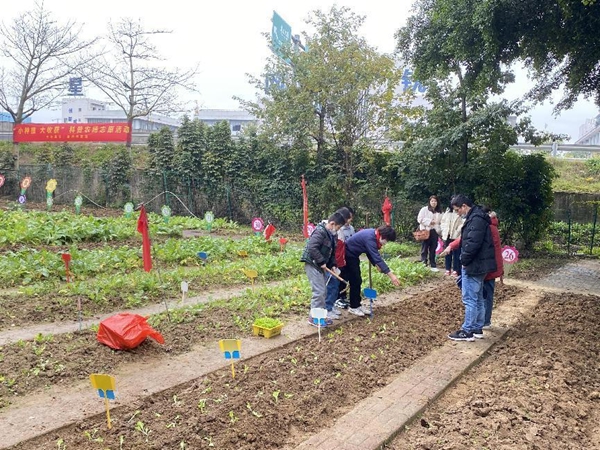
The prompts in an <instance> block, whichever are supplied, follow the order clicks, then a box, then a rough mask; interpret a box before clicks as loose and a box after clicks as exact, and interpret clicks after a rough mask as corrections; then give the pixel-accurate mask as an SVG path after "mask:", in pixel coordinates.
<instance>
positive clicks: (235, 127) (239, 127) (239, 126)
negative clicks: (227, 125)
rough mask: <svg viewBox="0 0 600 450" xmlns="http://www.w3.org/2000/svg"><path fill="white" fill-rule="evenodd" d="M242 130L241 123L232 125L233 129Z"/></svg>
mask: <svg viewBox="0 0 600 450" xmlns="http://www.w3.org/2000/svg"><path fill="white" fill-rule="evenodd" d="M241 130H242V126H241V125H239V124H238V125H233V126H232V127H231V131H241Z"/></svg>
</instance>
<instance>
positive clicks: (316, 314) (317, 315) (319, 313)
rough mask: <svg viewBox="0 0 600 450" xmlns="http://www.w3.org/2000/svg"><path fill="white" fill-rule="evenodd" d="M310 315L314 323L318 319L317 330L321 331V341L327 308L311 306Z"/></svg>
mask: <svg viewBox="0 0 600 450" xmlns="http://www.w3.org/2000/svg"><path fill="white" fill-rule="evenodd" d="M310 317H311V318H312V320H313V323H314V321H315V319H316V324H317V330H318V331H319V342H321V325H325V324H326V321H325V320H326V319H327V310H326V309H325V308H311V309H310Z"/></svg>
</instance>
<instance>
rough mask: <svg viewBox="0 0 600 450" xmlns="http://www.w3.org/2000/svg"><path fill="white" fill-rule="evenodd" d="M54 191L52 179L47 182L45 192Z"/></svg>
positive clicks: (54, 182) (53, 180) (54, 185)
mask: <svg viewBox="0 0 600 450" xmlns="http://www.w3.org/2000/svg"><path fill="white" fill-rule="evenodd" d="M55 189H56V180H55V179H54V178H52V179H51V180H48V182H47V183H46V190H47V191H48V192H50V193H52V192H54V190H55Z"/></svg>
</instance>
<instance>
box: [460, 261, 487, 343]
mask: <svg viewBox="0 0 600 450" xmlns="http://www.w3.org/2000/svg"><path fill="white" fill-rule="evenodd" d="M484 278H485V274H483V275H474V276H473V275H467V271H466V270H465V268H464V267H463V268H462V301H463V304H464V305H465V321H464V323H463V325H462V329H463V330H465V331H467V332H470V333H472V332H473V331H475V330H481V328H482V327H483V319H484V316H485V307H484V304H483V279H484Z"/></svg>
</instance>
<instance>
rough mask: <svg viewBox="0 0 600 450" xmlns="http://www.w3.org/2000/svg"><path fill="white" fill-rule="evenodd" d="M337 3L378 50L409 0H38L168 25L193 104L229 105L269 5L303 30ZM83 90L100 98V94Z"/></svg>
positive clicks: (260, 50)
mask: <svg viewBox="0 0 600 450" xmlns="http://www.w3.org/2000/svg"><path fill="white" fill-rule="evenodd" d="M334 3H337V4H338V5H339V6H348V7H349V8H351V9H352V10H353V11H354V12H355V13H358V14H361V15H364V16H366V21H365V25H364V27H363V29H362V34H363V36H365V37H366V39H367V40H368V42H369V43H370V44H371V45H373V46H375V47H377V48H378V49H379V51H381V52H386V53H391V52H392V51H393V50H394V47H395V41H394V33H395V31H396V30H397V29H398V28H400V27H401V26H402V25H404V24H405V22H406V19H407V17H408V15H409V13H410V5H411V4H412V1H410V0H398V1H396V2H395V3H394V2H390V1H389V0H345V1H338V2H333V1H329V0H302V1H294V2H290V1H282V0H279V1H276V0H229V1H215V2H189V1H184V0H170V1H167V2H153V1H149V0H144V1H142V0H119V1H117V0H103V1H101V2H83V1H81V0H78V1H75V0H45V3H44V4H45V6H46V9H48V10H50V11H52V13H53V14H54V16H55V18H56V19H58V20H59V21H62V20H66V19H74V20H77V21H78V22H80V23H84V33H85V37H93V36H96V35H100V34H103V33H104V32H105V31H106V25H107V23H108V22H109V20H114V21H116V20H118V19H119V18H120V17H132V18H135V19H137V18H141V19H142V20H143V23H144V25H145V26H146V27H147V28H161V29H169V30H172V31H173V33H172V34H171V35H163V36H160V37H157V38H156V39H155V40H154V42H155V43H156V45H157V47H158V49H159V51H160V52H161V53H162V55H163V56H164V57H165V58H166V62H167V63H168V64H169V65H171V66H177V67H182V68H188V67H191V66H194V65H195V64H199V67H200V74H199V75H198V77H197V79H196V83H197V86H198V88H199V90H200V94H197V95H195V96H194V97H193V99H194V100H197V101H198V103H199V105H200V107H201V108H221V109H237V108H239V104H238V103H237V102H236V101H235V100H233V99H232V97H233V96H234V95H237V96H240V97H242V98H246V99H252V98H254V88H253V87H252V86H251V85H250V84H249V83H248V80H247V77H246V75H245V74H246V73H251V74H253V75H260V73H261V72H262V69H263V67H264V64H265V61H266V58H267V56H268V55H269V52H270V50H269V49H268V47H267V43H266V41H265V38H264V37H263V36H262V33H265V32H267V33H270V30H271V17H272V15H273V11H274V10H275V11H277V13H278V14H279V15H280V16H281V17H282V18H283V19H284V20H285V21H287V23H288V24H290V25H291V27H292V33H293V34H300V33H301V32H302V31H307V30H306V24H305V19H306V18H307V17H308V15H309V13H310V12H311V11H313V10H315V9H321V10H323V11H328V10H329V9H330V7H331V6H332V5H333V4H334ZM33 5H34V0H21V1H18V2H17V1H3V2H2V7H1V8H0V11H1V15H0V20H2V21H3V22H4V23H5V24H6V23H9V22H11V21H12V20H13V19H14V18H15V17H16V16H17V15H19V14H20V13H22V12H24V11H25V10H26V9H27V8H32V7H33ZM530 85H531V82H530V81H528V80H527V78H526V76H525V75H524V72H522V74H521V75H520V76H519V77H518V79H517V84H516V85H515V86H512V87H511V88H509V89H508V90H507V92H506V95H505V97H506V98H508V99H514V98H517V97H518V96H520V95H522V94H523V93H524V92H526V90H527V88H528V87H530ZM88 94H91V95H90V96H92V97H96V98H98V99H99V100H104V99H103V98H101V96H100V95H93V94H94V92H93V91H92V92H88ZM597 114H598V108H597V107H595V106H594V105H593V104H592V103H591V102H589V101H583V100H581V101H579V102H578V103H577V104H576V105H575V107H574V108H573V109H572V110H570V111H567V112H564V113H562V114H561V116H560V117H558V118H555V117H553V116H552V105H551V104H549V103H548V104H545V105H541V106H538V107H536V108H535V109H534V110H532V112H531V116H532V118H533V122H534V125H535V126H537V127H538V128H541V129H544V128H547V129H548V130H549V131H553V132H555V133H566V134H569V135H570V136H571V140H570V142H573V141H575V140H576V139H577V138H578V137H579V126H580V125H582V124H583V123H584V122H585V120H586V119H588V118H592V117H594V116H596V115H597ZM54 116H56V117H57V118H58V117H60V113H53V114H44V115H39V116H38V117H34V120H36V121H41V119H43V120H49V118H52V117H54Z"/></svg>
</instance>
